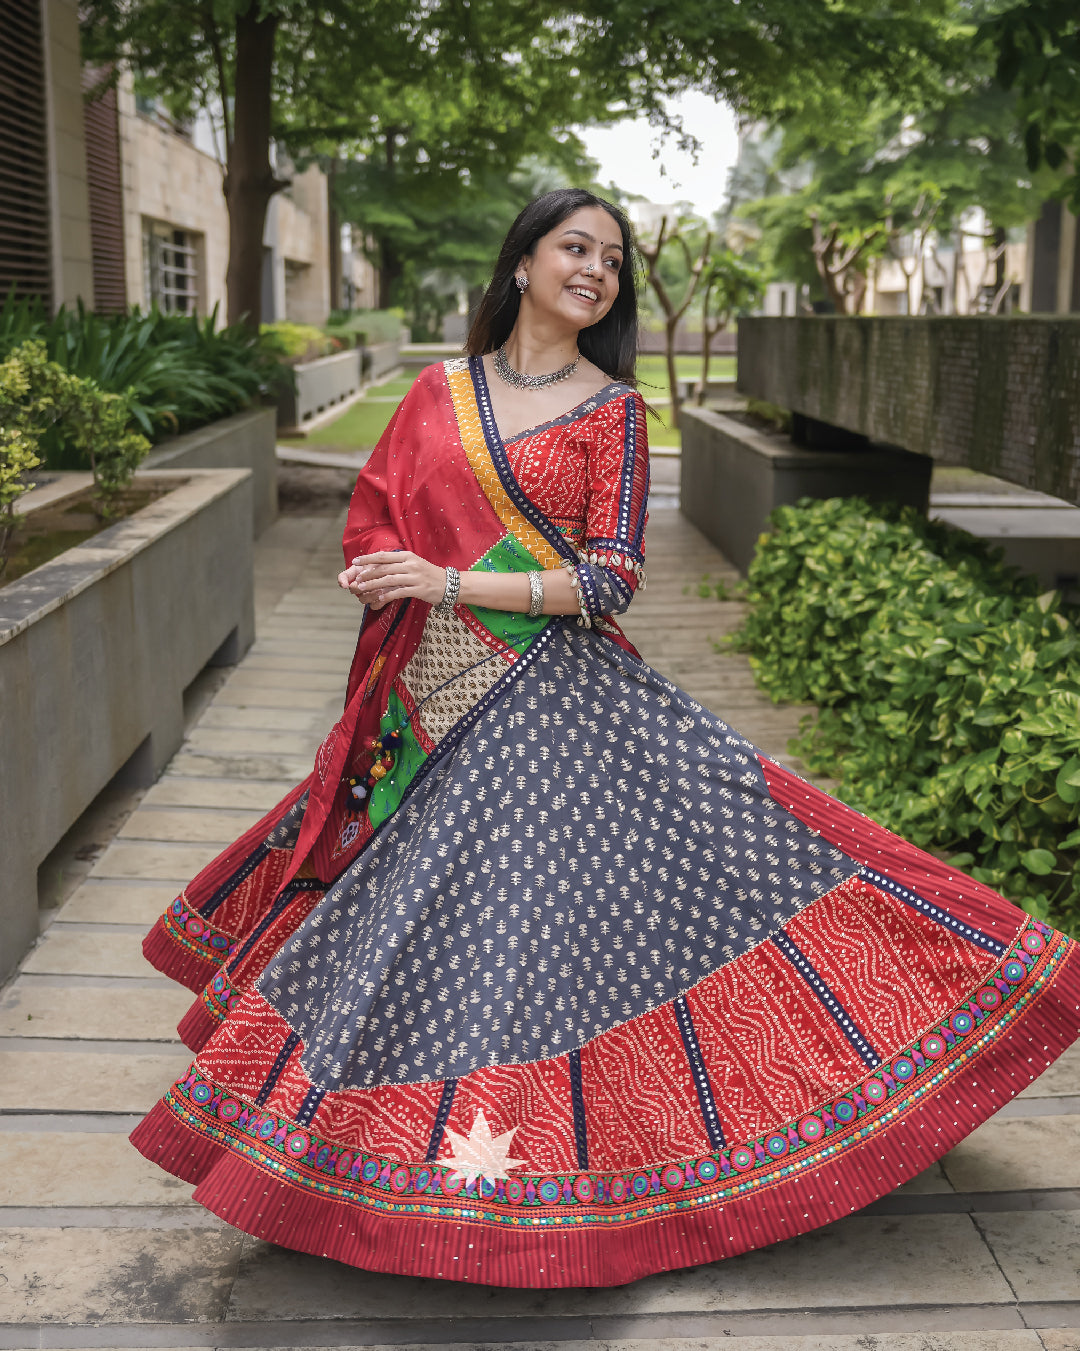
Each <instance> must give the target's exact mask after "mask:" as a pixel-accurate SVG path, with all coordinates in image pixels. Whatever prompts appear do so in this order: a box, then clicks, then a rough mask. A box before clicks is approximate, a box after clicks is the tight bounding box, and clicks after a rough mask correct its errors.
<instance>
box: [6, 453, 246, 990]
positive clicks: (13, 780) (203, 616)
mask: <svg viewBox="0 0 1080 1351" xmlns="http://www.w3.org/2000/svg"><path fill="white" fill-rule="evenodd" d="M154 477H155V478H175V479H176V481H177V487H176V489H175V490H174V491H172V492H170V493H168V494H166V495H165V496H164V497H161V498H159V499H158V500H157V501H156V502H153V503H151V504H150V505H149V506H147V507H144V508H143V509H142V510H141V511H139V512H136V514H135V515H134V516H131V517H129V518H128V519H127V520H124V521H119V522H117V524H116V525H113V526H110V527H109V528H108V529H107V530H103V531H102V532H101V533H100V534H98V535H95V536H94V537H93V538H92V539H90V540H88V541H87V542H86V543H84V544H79V545H77V546H76V547H74V548H72V549H69V550H67V551H66V552H65V553H63V554H61V555H59V556H58V557H57V558H54V559H52V560H51V561H50V562H48V563H45V564H43V565H42V566H41V567H40V568H36V569H35V570H34V571H33V572H30V573H27V575H26V576H25V577H21V578H19V579H18V580H16V581H14V582H11V583H9V584H8V585H7V586H5V587H2V588H0V710H2V716H0V765H2V766H3V773H2V775H0V858H2V859H3V861H4V869H3V885H2V887H0V980H2V979H3V978H4V977H5V976H6V975H8V974H9V973H10V972H11V970H12V969H13V968H14V967H15V965H16V964H17V963H18V962H19V960H20V959H21V958H22V956H23V954H24V953H25V952H26V950H27V949H28V948H29V947H30V945H31V944H32V943H33V942H34V940H35V938H36V937H37V932H38V918H37V869H38V866H39V864H40V863H41V862H42V860H43V859H44V858H45V856H46V854H48V852H49V850H50V849H52V848H53V847H54V846H55V845H56V843H57V842H58V841H59V840H60V838H61V837H62V836H63V835H64V833H65V832H66V831H67V830H68V829H70V827H71V826H72V825H73V824H74V822H75V821H76V820H77V819H78V817H79V816H80V815H81V814H82V812H83V811H85V810H86V808H87V807H88V806H89V804H90V803H91V802H92V801H93V799H94V798H95V797H96V796H97V794H98V793H99V792H100V791H101V790H102V788H104V787H105V785H106V784H107V783H108V782H109V781H110V780H111V779H112V778H113V777H114V776H115V775H116V774H117V773H118V772H120V771H121V770H125V771H126V773H127V774H129V775H130V777H131V779H132V780H133V781H135V782H152V781H153V779H154V778H156V777H157V775H158V774H159V773H160V771H161V770H162V769H163V768H164V766H165V764H166V762H167V761H168V759H169V757H170V756H171V755H172V754H173V752H174V751H175V750H176V749H177V748H178V747H179V745H180V742H181V740H182V738H183V727H184V719H183V698H184V690H185V689H186V688H187V686H188V685H190V683H191V682H192V681H193V680H194V679H195V677H196V676H197V675H198V674H199V672H200V671H201V670H202V669H203V668H204V667H205V666H207V665H208V664H211V663H216V664H223V663H232V662H234V661H236V660H238V659H239V657H240V655H241V653H243V652H244V651H245V650H246V649H247V647H248V646H249V645H250V644H251V641H252V638H253V636H254V607H253V585H252V544H251V516H252V501H251V498H252V491H251V490H252V481H253V480H252V474H251V473H250V471H248V470H245V469H219V470H192V471H190V472H178V471H165V472H164V473H163V472H162V471H161V470H160V469H155V471H154Z"/></svg>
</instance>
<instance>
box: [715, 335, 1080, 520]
mask: <svg viewBox="0 0 1080 1351" xmlns="http://www.w3.org/2000/svg"><path fill="white" fill-rule="evenodd" d="M738 387H739V391H740V392H741V393H744V394H748V395H750V396H752V397H753V398H758V399H767V400H768V401H769V402H770V403H775V404H779V405H780V406H781V407H784V408H790V409H792V410H794V411H795V412H799V413H803V414H805V415H806V416H808V417H812V418H818V419H819V420H820V421H822V422H827V423H831V424H832V425H833V426H837V427H844V428H847V429H848V430H850V431H855V432H861V433H863V434H864V435H866V436H869V437H870V438H871V439H872V440H874V441H879V442H885V443H886V444H889V445H894V446H902V447H903V448H904V449H905V450H913V451H916V452H918V453H919V454H922V455H929V456H932V457H933V458H934V459H935V460H937V461H939V462H940V463H942V464H956V465H967V466H969V467H970V468H972V469H980V470H982V471H983V472H985V473H988V474H996V475H998V476H999V477H1000V478H1004V479H1008V480H1009V481H1010V482H1013V483H1019V484H1023V485H1024V486H1025V487H1030V488H1038V489H1040V490H1041V491H1043V492H1048V493H1053V494H1055V495H1056V496H1058V497H1064V498H1066V499H1067V500H1069V501H1071V502H1077V503H1080V318H1077V319H1067V318H1063V319H1058V318H1041V317H1039V316H1027V315H1012V316H1009V317H1008V318H953V317H943V318H918V319H903V318H876V319H862V318H832V317H819V316H814V317H806V318H802V317H800V318H790V319H767V318H755V319H741V320H740V321H739V374H738Z"/></svg>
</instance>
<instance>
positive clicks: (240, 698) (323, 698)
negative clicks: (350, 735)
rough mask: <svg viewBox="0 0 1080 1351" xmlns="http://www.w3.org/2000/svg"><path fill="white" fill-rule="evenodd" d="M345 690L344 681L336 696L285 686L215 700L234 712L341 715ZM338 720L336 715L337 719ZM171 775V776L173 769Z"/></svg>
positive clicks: (239, 692) (240, 691)
mask: <svg viewBox="0 0 1080 1351" xmlns="http://www.w3.org/2000/svg"><path fill="white" fill-rule="evenodd" d="M344 688H345V678H344V677H342V678H341V679H340V680H339V682H338V689H337V692H336V693H331V692H330V691H328V690H308V689H291V688H290V687H289V686H288V685H287V684H286V685H266V686H262V687H260V688H246V689H245V688H244V687H243V686H237V687H236V688H235V689H229V690H226V689H222V691H221V693H220V694H218V695H217V696H216V697H215V699H214V704H215V706H217V707H224V706H226V705H230V704H231V705H232V706H233V707H235V708H310V709H313V710H314V709H329V708H333V707H335V706H336V707H337V709H338V711H339V712H340V707H341V694H342V691H343V690H344ZM335 716H336V715H335ZM169 772H170V773H171V772H172V770H171V768H170V771H169Z"/></svg>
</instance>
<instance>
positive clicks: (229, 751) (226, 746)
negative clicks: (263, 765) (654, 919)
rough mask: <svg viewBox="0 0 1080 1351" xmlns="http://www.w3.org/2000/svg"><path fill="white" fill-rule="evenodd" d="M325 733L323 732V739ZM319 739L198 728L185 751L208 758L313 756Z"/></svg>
mask: <svg viewBox="0 0 1080 1351" xmlns="http://www.w3.org/2000/svg"><path fill="white" fill-rule="evenodd" d="M325 735H326V733H325V732H323V734H322V736H325ZM322 736H319V735H318V734H314V735H313V734H311V733H300V732H273V733H271V734H269V735H268V734H267V733H266V732H261V731H256V730H254V729H252V728H241V729H240V730H239V731H227V730H225V729H223V728H220V727H203V726H201V725H200V726H198V727H196V728H195V729H194V731H193V732H192V733H191V734H190V736H189V737H188V738H187V740H186V741H185V742H184V750H185V751H187V752H190V753H192V754H196V755H198V754H202V753H205V754H208V755H237V754H238V755H263V754H271V755H314V754H315V752H316V751H317V750H318V748H319V745H320V743H321V742H322Z"/></svg>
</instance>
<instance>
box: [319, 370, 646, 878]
mask: <svg viewBox="0 0 1080 1351" xmlns="http://www.w3.org/2000/svg"><path fill="white" fill-rule="evenodd" d="M500 544H506V545H507V546H510V547H509V548H508V549H504V550H503V555H504V556H502V557H500V558H498V559H497V560H496V561H495V562H494V563H493V562H492V558H493V554H497V553H498V552H499V546H500ZM343 548H344V556H345V561H346V563H350V562H351V561H352V559H353V558H354V557H355V556H357V555H359V554H366V553H373V552H375V551H377V550H383V549H389V550H392V549H408V550H410V551H412V552H414V553H416V554H419V555H420V556H421V557H422V558H425V559H427V560H429V561H430V562H432V563H436V564H438V565H439V566H442V567H445V566H447V565H453V566H454V567H456V568H459V569H460V570H461V571H466V570H467V569H469V568H471V567H473V566H474V565H475V564H477V563H478V562H479V561H480V560H481V559H483V560H485V565H486V566H494V567H495V568H496V569H497V570H499V571H518V570H522V571H524V570H527V569H529V568H537V567H538V568H541V569H547V568H555V567H558V566H559V565H560V563H561V562H563V560H568V561H576V558H577V552H576V550H575V548H574V546H573V545H572V544H571V543H570V542H569V541H568V540H566V539H565V538H564V537H563V536H562V534H561V533H560V532H559V530H558V529H557V527H555V526H554V525H553V524H552V523H551V522H550V521H548V520H547V518H546V517H544V516H543V514H542V513H541V512H539V511H538V510H537V509H536V508H535V507H534V506H533V505H532V504H531V503H530V502H529V501H528V499H527V498H526V497H525V495H524V494H523V493H522V492H521V490H520V488H518V486H517V484H516V481H515V480H514V477H513V474H512V472H511V471H510V469H509V465H508V463H507V462H506V456H505V451H504V449H503V446H502V442H501V440H500V438H499V435H498V429H497V428H496V426H495V423H494V419H493V417H492V415H491V409H490V403H489V401H488V399H487V390H486V385H485V384H484V382H483V373H482V368H480V369H478V362H477V360H476V359H475V358H474V359H473V361H471V362H470V361H467V360H457V361H448V362H445V363H443V364H441V365H437V366H431V367H429V368H427V369H426V370H425V371H423V372H422V373H421V374H420V376H419V377H418V378H417V380H416V382H415V384H414V385H413V387H412V389H411V390H410V391H409V393H408V394H407V395H406V396H405V398H404V400H403V401H402V403H401V404H400V406H399V407H398V409H397V411H396V413H395V414H394V416H393V418H392V419H391V421H390V424H389V426H388V427H387V429H386V431H385V432H384V433H383V436H382V438H381V439H380V441H379V444H378V445H377V447H376V448H375V451H374V452H373V453H372V456H371V459H370V460H369V461H368V464H367V465H366V466H365V467H364V469H363V470H362V471H361V473H360V475H359V477H358V479H357V483H356V488H355V490H354V492H353V496H352V501H351V503H350V506H349V516H348V521H347V524H346V527H345V535H344V539H343ZM430 609H431V607H430V606H429V605H428V604H427V603H425V602H423V601H418V600H409V601H394V602H392V603H391V604H389V605H387V606H386V607H385V608H384V609H382V610H379V611H373V610H366V611H365V613H364V620H363V623H362V625H361V629H360V635H359V638H358V640H357V645H356V651H355V654H354V656H353V661H352V666H351V669H350V671H349V680H348V686H347V691H346V699H345V709H344V712H343V713H342V716H341V718H340V719H339V721H338V722H337V724H336V725H335V726H334V727H333V728H332V729H331V731H330V733H329V735H328V736H327V738H326V740H325V741H324V742H323V744H322V746H321V747H320V749H319V752H318V755H317V757H316V762H315V769H314V772H313V773H312V775H311V776H310V780H309V784H308V788H309V797H308V803H307V808H306V811H305V814H304V822H303V826H302V829H301V832H300V837H299V839H298V841H297V845H296V849H295V853H294V868H293V872H295V871H296V869H297V868H298V867H299V866H300V865H301V864H302V861H303V860H305V859H307V858H309V856H310V863H311V866H312V868H313V870H314V872H315V873H316V874H317V875H318V876H320V877H322V878H324V879H329V878H330V877H332V876H334V875H336V874H337V873H338V872H340V871H341V868H342V867H343V866H344V865H345V864H347V862H348V861H349V857H351V856H353V855H355V853H356V852H358V851H359V848H361V847H362V846H363V844H364V842H365V839H366V838H367V837H369V836H370V830H368V831H365V832H363V833H362V834H361V835H360V837H359V838H358V839H357V840H356V842H355V847H354V848H351V849H350V850H348V851H347V853H346V854H343V852H342V850H341V848H340V845H338V846H337V847H335V841H336V839H337V831H336V829H335V827H337V826H338V825H339V823H340V819H341V817H342V816H343V814H344V812H345V811H346V810H347V801H346V793H347V790H346V789H345V788H344V786H343V780H344V778H345V777H346V776H347V775H348V774H349V773H350V772H351V771H352V770H354V769H355V767H356V764H357V761H358V760H359V759H360V758H362V756H363V753H364V752H363V748H364V747H365V746H366V744H367V742H368V741H369V740H370V739H371V738H372V737H373V736H376V735H378V732H379V722H380V719H381V718H382V716H383V714H384V712H385V710H386V708H387V706H388V702H389V699H390V694H391V690H392V687H393V685H394V682H395V680H396V679H397V678H398V677H399V676H400V674H401V672H402V671H403V670H404V668H405V666H406V665H407V663H408V662H409V659H410V658H411V657H412V656H413V654H414V653H415V652H416V650H417V648H418V647H419V645H420V641H421V638H422V637H423V633H424V627H425V624H426V622H427V618H428V614H429V612H430ZM547 622H549V618H548V619H544V620H542V621H540V622H539V624H538V626H537V627H538V629H539V628H542V627H543V626H544V625H545V624H546V623H547ZM612 636H615V637H616V639H617V640H618V637H619V636H620V635H618V634H617V631H616V633H614V634H613V635H612ZM623 643H624V645H626V646H627V647H629V644H627V643H625V639H624V640H623ZM631 650H632V649H631Z"/></svg>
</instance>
